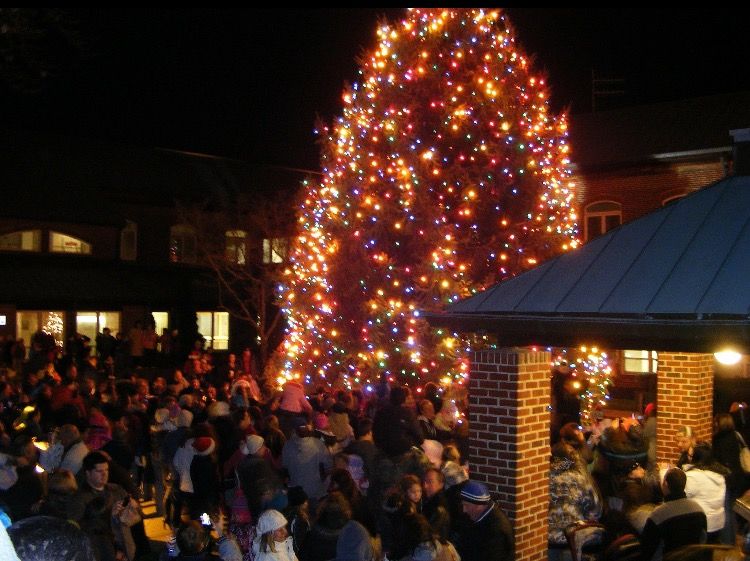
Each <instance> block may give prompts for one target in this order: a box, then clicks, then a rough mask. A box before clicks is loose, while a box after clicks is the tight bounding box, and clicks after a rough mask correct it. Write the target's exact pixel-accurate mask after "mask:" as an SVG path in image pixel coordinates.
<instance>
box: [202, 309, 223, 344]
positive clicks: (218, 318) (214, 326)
mask: <svg viewBox="0 0 750 561" xmlns="http://www.w3.org/2000/svg"><path fill="white" fill-rule="evenodd" d="M197 316H198V331H199V332H200V334H201V335H203V337H204V338H205V339H206V347H213V348H214V349H216V350H225V349H228V348H229V313H228V312H198V313H197Z"/></svg>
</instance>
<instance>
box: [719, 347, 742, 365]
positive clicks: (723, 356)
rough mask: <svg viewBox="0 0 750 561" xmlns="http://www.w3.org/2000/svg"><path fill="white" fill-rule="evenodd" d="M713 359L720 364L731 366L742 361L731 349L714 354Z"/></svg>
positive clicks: (738, 354)
mask: <svg viewBox="0 0 750 561" xmlns="http://www.w3.org/2000/svg"><path fill="white" fill-rule="evenodd" d="M714 358H715V359H716V360H718V361H719V362H720V363H721V364H724V365H726V366H732V365H733V364H737V363H738V362H739V361H740V360H741V359H742V355H741V354H740V353H738V352H737V351H734V350H732V349H723V350H721V351H718V352H715V353H714Z"/></svg>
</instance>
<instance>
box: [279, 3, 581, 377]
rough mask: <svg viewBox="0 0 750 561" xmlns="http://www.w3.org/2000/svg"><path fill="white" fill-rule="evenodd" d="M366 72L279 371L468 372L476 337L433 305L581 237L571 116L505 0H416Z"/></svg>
mask: <svg viewBox="0 0 750 561" xmlns="http://www.w3.org/2000/svg"><path fill="white" fill-rule="evenodd" d="M359 73H360V76H359V81H358V82H357V83H355V84H353V85H352V86H351V87H349V88H347V90H346V91H345V92H344V94H343V98H342V103H343V111H342V114H341V116H340V117H339V118H338V119H336V120H335V121H334V122H333V123H332V124H331V125H330V126H324V127H322V128H321V130H320V131H319V133H320V135H321V144H322V156H321V167H322V174H323V176H322V180H320V181H318V182H308V183H306V184H305V185H304V188H305V193H304V196H303V197H302V200H301V202H300V205H299V209H298V215H297V219H298V222H297V228H298V234H297V237H296V238H295V240H294V243H293V244H292V247H291V251H290V256H289V259H290V263H289V267H288V268H287V270H286V271H285V277H284V280H283V281H282V282H281V284H280V286H279V292H280V296H281V299H282V306H283V309H284V312H285V314H286V317H287V323H288V328H287V332H286V336H285V340H284V343H283V347H282V351H283V357H282V359H281V364H280V365H279V370H278V375H279V379H278V381H279V382H280V383H281V382H283V381H284V380H285V379H292V378H296V379H302V380H303V381H305V382H307V383H326V382H327V383H329V384H343V385H346V386H355V385H365V384H368V383H373V382H376V381H377V380H378V379H380V378H381V377H382V376H383V375H384V376H386V377H388V378H390V379H394V380H397V381H399V382H401V383H410V384H412V385H414V384H416V383H419V382H421V381H424V380H426V379H432V380H440V379H441V378H444V377H446V376H447V377H449V378H450V379H452V380H455V381H456V382H459V383H461V382H463V380H464V379H465V378H466V376H467V375H468V359H467V358H466V357H467V350H468V349H469V347H470V342H468V341H467V340H465V339H464V338H462V337H459V336H458V335H457V334H455V333H451V332H448V331H446V330H432V329H431V328H430V327H429V326H428V325H427V323H426V322H425V321H424V320H423V319H422V318H421V317H420V311H425V310H430V311H433V310H442V309H444V308H445V307H446V306H447V305H449V304H451V303H454V302H456V301H457V300H459V299H461V298H464V297H467V296H470V295H472V294H475V293H476V292H477V291H480V290H482V289H484V288H486V287H488V286H490V285H491V284H493V283H495V282H497V281H499V280H502V279H504V278H507V277H509V276H512V275H514V274H517V273H519V272H521V271H524V270H526V269H529V268H532V267H534V266H535V265H537V264H538V263H540V262H541V261H543V260H545V259H547V258H548V257H550V256H552V255H555V254H557V253H559V252H562V251H565V250H567V249H570V248H573V247H575V246H576V245H577V243H578V242H577V239H576V215H575V211H574V209H573V199H574V194H575V193H574V185H573V183H572V181H571V178H570V161H569V157H570V148H569V145H568V142H567V123H566V118H565V116H564V115H562V116H556V115H553V114H552V113H551V112H550V109H549V101H548V100H549V92H548V90H547V86H546V83H545V81H544V79H543V78H542V77H541V76H539V75H538V74H536V73H535V72H534V71H533V69H532V67H531V64H530V61H529V59H528V58H527V57H526V55H525V54H524V53H523V52H522V50H521V49H520V47H519V46H518V45H517V44H516V42H515V38H514V35H513V31H512V28H511V26H510V24H509V22H508V20H507V18H506V16H505V15H504V14H503V13H502V12H501V11H499V10H498V11H488V10H481V9H475V10H468V9H450V10H449V9H412V10H409V11H408V12H407V14H406V16H405V18H404V19H403V20H402V21H401V22H398V23H396V24H388V23H383V24H381V25H380V26H379V27H378V29H377V41H376V44H375V46H374V47H373V48H372V49H370V50H369V51H367V52H366V54H365V55H364V56H363V57H362V60H361V68H360V71H359Z"/></svg>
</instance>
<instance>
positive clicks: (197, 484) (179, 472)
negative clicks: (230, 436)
mask: <svg viewBox="0 0 750 561" xmlns="http://www.w3.org/2000/svg"><path fill="white" fill-rule="evenodd" d="M215 450H216V442H215V441H214V439H213V438H211V437H210V436H197V437H195V438H189V439H188V440H187V441H186V442H185V444H184V445H183V446H182V447H181V448H180V449H178V450H177V452H176V453H175V455H174V460H172V463H173V464H174V468H175V472H176V476H177V482H176V483H175V484H176V485H177V486H178V487H177V488H178V489H179V491H180V497H181V498H182V500H183V501H184V502H185V503H186V504H187V506H188V510H189V512H190V518H191V519H193V520H196V519H197V518H198V517H199V516H200V515H201V514H203V513H204V512H206V513H209V514H210V513H212V512H215V510H216V508H217V506H218V504H219V490H218V487H217V482H218V481H219V470H218V467H217V463H216V459H215V457H214V451H215ZM179 514H180V513H179V511H178V512H177V513H176V518H178V517H179ZM175 522H178V520H175Z"/></svg>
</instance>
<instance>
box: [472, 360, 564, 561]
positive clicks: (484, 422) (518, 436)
mask: <svg viewBox="0 0 750 561" xmlns="http://www.w3.org/2000/svg"><path fill="white" fill-rule="evenodd" d="M549 396H550V355H549V353H547V352H540V351H532V350H528V349H500V350H497V351H480V352H476V353H474V357H473V360H472V365H471V378H470V383H469V420H470V424H469V427H470V432H469V437H470V457H469V464H470V471H471V478H472V479H475V480H478V481H482V482H483V483H485V484H487V486H488V487H489V489H490V491H491V492H492V493H493V496H495V497H496V498H497V499H498V503H499V504H500V506H501V507H502V508H503V510H505V512H506V513H507V514H508V516H509V517H510V518H511V520H512V521H513V526H514V530H515V535H516V559H517V560H518V561H542V560H544V559H546V558H547V511H548V508H549V422H550V415H549Z"/></svg>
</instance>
